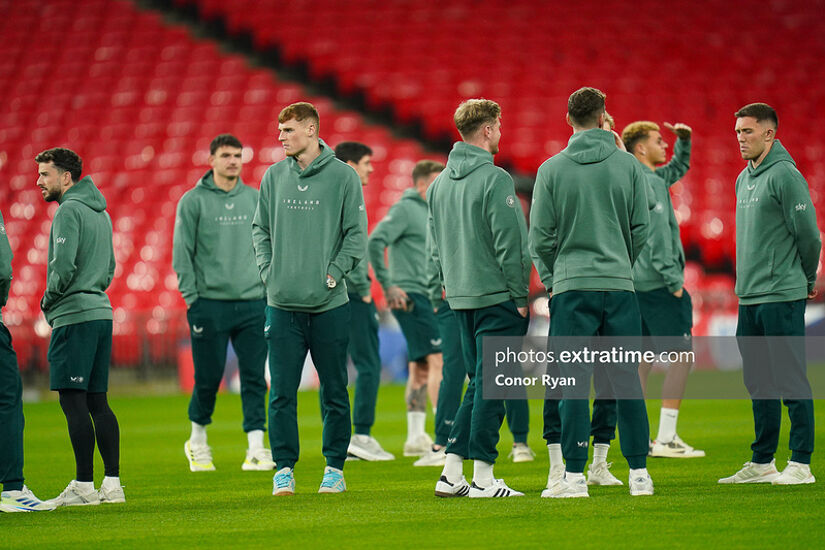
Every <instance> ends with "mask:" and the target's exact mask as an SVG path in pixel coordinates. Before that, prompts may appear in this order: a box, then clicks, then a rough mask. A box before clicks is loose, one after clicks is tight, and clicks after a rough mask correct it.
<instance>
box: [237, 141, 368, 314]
mask: <svg viewBox="0 0 825 550" xmlns="http://www.w3.org/2000/svg"><path fill="white" fill-rule="evenodd" d="M320 146H321V154H320V155H319V156H318V157H317V158H316V159H315V160H313V161H312V163H310V165H309V166H307V167H306V168H305V169H304V170H301V169H300V167H299V166H298V162H297V161H296V160H295V159H294V158H293V157H288V158H286V159H284V160H282V161H280V162H277V163H275V164H273V165H272V166H270V167H269V168H268V169H267V171H266V173H265V174H264V177H263V180H262V182H261V193H260V197H259V198H258V207H257V209H256V211H255V219H254V220H253V222H252V242H253V244H254V247H255V258H256V261H257V264H258V269H259V272H260V277H261V279H262V280H263V281H264V284H265V285H266V292H267V302H268V303H269V305H270V306H273V307H277V308H280V309H285V310H289V311H301V312H307V313H320V312H323V311H327V310H330V309H333V308H336V307H339V306H342V305H344V304H346V303H347V301H348V298H347V287H346V284H345V283H344V282H343V279H344V276H345V275H346V274H348V273H350V272H351V271H352V269H353V267H355V265H356V264H357V263H358V262H359V261H360V260H361V259H362V258H363V257H364V254H365V253H366V250H367V232H366V226H367V220H366V209H365V207H364V195H363V193H362V190H361V181H360V180H359V179H358V174H356V173H355V170H353V169H352V167H350V166H348V165H347V164H346V163H344V162H341V161H340V160H338V159H336V158H335V155H334V154H333V152H332V149H330V148H329V146H327V144H326V143H324V142H323V140H321V141H320ZM327 274H329V275H331V276H332V277H333V278H334V279H335V281H336V282H337V283H338V284H337V285H336V286H335V288H332V289H330V288H328V287H327Z"/></svg>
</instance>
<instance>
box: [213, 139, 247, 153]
mask: <svg viewBox="0 0 825 550" xmlns="http://www.w3.org/2000/svg"><path fill="white" fill-rule="evenodd" d="M221 147H234V148H235V149H243V145H242V144H241V140H239V139H238V138H236V137H235V136H233V135H232V134H221V135H219V136H218V137H216V138H215V139H213V140H212V143H210V144H209V154H210V155H214V154H215V153H217V152H218V149H220V148H221Z"/></svg>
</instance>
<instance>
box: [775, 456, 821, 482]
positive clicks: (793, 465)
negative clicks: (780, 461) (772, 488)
mask: <svg viewBox="0 0 825 550" xmlns="http://www.w3.org/2000/svg"><path fill="white" fill-rule="evenodd" d="M771 483H773V484H774V485H805V484H808V483H816V478H815V477H814V475H813V474H812V473H811V466H810V464H802V463H801V462H794V461H793V460H789V461H788V465H787V466H785V469H784V470H782V473H781V474H779V477H777V478H776V479H774V480H773V481H772V482H771Z"/></svg>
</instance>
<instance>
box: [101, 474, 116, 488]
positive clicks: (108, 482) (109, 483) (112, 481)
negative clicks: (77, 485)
mask: <svg viewBox="0 0 825 550" xmlns="http://www.w3.org/2000/svg"><path fill="white" fill-rule="evenodd" d="M100 486H101V487H120V478H119V477H109V476H106V477H104V478H103V483H101V484H100Z"/></svg>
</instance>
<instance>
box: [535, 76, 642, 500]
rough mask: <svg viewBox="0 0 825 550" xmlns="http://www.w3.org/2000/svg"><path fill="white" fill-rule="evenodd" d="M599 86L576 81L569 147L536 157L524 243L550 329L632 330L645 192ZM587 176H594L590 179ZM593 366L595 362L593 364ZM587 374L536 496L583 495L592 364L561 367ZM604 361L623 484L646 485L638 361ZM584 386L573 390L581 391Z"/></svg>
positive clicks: (560, 332) (567, 399)
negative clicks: (550, 480)
mask: <svg viewBox="0 0 825 550" xmlns="http://www.w3.org/2000/svg"><path fill="white" fill-rule="evenodd" d="M604 113H605V94H604V93H603V92H601V91H599V90H596V89H595V88H581V89H579V90H577V91H575V92H573V94H572V95H571V96H570V98H569V100H568V105H567V122H568V124H570V126H572V128H573V136H572V137H571V138H570V141H569V142H568V145H567V147H566V148H565V149H564V150H563V151H562V152H561V153H559V154H558V155H555V156H553V157H551V158H550V159H548V160H546V161H545V162H544V163H543V164H542V165H541V167H539V170H538V174H537V176H536V186H535V191H534V197H533V206H532V209H531V212H530V222H531V224H530V247H531V250H532V251H533V254H534V257H537V258H538V259H539V260H540V261H541V263H542V264H543V265H544V270H545V274H544V277H543V280H544V281H545V284H546V285H547V284H550V287H549V288H550V292H551V300H550V317H551V323H550V336H552V337H564V336H567V337H570V336H639V334H640V333H641V326H640V319H639V309H638V305H637V303H636V298H635V296H634V294H633V278H632V274H631V268H632V265H633V262H634V261H635V260H636V258H637V257H638V255H639V253H640V251H641V249H642V247H643V246H644V244H645V242H646V239H647V226H648V212H647V194H646V192H645V187H644V186H645V182H644V176H643V175H642V172H641V167H640V166H639V164H638V162H636V161H635V159H633V158H632V157H631V156H630V155H627V154H624V153H623V152H621V151H619V149H618V148H617V147H616V144H615V137H614V136H613V135H612V134H611V133H610V132H607V131H605V130H603V129H602V128H603V125H604ZM594 182H597V184H595V183H594ZM591 368H592V367H591ZM571 369H575V372H571V373H572V374H575V375H578V377H579V379H583V380H586V382H587V383H586V388H584V394H580V393H577V394H573V395H571V394H569V393H567V392H565V393H564V395H563V397H564V399H563V400H562V403H561V405H560V413H561V425H562V429H561V436H562V453H563V456H564V459H565V462H566V465H565V474H564V477H563V478H562V479H560V480H558V481H557V482H556V483H554V484H553V485H552V486H551V487H549V488H547V489H546V490H545V491H543V492H542V497H550V498H569V497H587V496H589V495H588V490H587V481H586V480H585V477H584V474H583V471H584V465H585V463H586V462H587V454H588V453H587V448H588V442H589V439H590V429H591V422H590V410H589V402H588V396H589V388H590V377H591V376H590V372H589V371H588V370H584V371H582V369H586V367H583V366H577V367H569V368H568V367H565V366H562V367H561V373H562V375H566V373H565V371H566V370H567V371H571ZM627 370H628V369H622V368H621V367H620V366H615V367H614V366H613V365H611V368H608V369H606V371H607V378H608V382H609V384H610V386H611V387H612V389H613V391H614V392H615V394H616V395H617V396H621V397H624V398H623V399H619V400H618V403H617V416H618V425H619V431H620V435H621V448H622V454H623V455H624V456H625V458H626V459H627V461H628V464H629V466H630V476H629V485H630V494H631V495H651V494H653V482H652V481H651V479H650V475H649V474H648V472H647V468H646V459H647V451H648V435H649V434H648V431H649V427H648V420H647V411H646V410H645V405H644V400H643V399H642V390H641V385H640V383H639V378H638V375H637V374H636V369H635V366H633V368H632V370H631V371H630V372H629V373H628V372H625V371H627ZM580 391H581V390H579V392H580Z"/></svg>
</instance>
